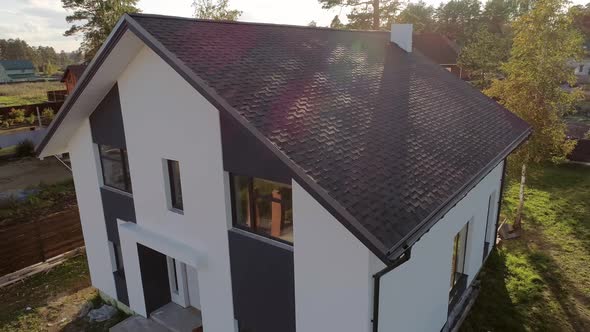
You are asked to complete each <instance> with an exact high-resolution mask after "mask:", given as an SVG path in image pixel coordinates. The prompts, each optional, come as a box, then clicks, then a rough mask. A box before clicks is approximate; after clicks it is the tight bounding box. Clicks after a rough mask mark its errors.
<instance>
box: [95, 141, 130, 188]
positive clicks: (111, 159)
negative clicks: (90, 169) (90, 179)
mask: <svg viewBox="0 0 590 332" xmlns="http://www.w3.org/2000/svg"><path fill="white" fill-rule="evenodd" d="M98 150H99V153H100V162H101V165H102V178H103V183H104V185H105V186H108V187H112V188H116V189H119V190H123V191H126V192H128V193H131V192H132V191H131V179H130V178H129V164H128V162H127V150H124V149H119V148H115V147H112V146H108V145H99V147H98Z"/></svg>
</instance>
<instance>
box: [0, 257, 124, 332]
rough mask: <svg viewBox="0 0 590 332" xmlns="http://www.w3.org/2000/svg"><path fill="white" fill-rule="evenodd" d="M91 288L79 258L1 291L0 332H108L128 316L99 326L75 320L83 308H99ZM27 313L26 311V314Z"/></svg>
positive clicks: (96, 295)
mask: <svg viewBox="0 0 590 332" xmlns="http://www.w3.org/2000/svg"><path fill="white" fill-rule="evenodd" d="M102 304H103V302H102V300H101V299H100V297H99V296H98V293H97V291H96V289H94V288H92V287H90V277H89V275H88V265H87V263H86V256H84V255H81V256H78V257H74V258H71V259H69V260H68V261H66V262H64V263H63V264H61V265H60V266H58V267H55V268H53V269H52V270H51V271H49V272H48V273H39V274H36V275H35V276H32V277H30V278H28V279H26V280H24V281H23V282H20V283H16V284H13V285H10V286H7V287H4V288H0V332H8V331H10V332H19V331H22V332H25V331H27V332H28V331H31V332H36V331H72V332H73V331H108V328H109V327H111V326H113V325H115V324H116V323H118V322H119V321H121V320H123V319H124V318H126V317H127V316H126V315H125V314H123V313H119V314H118V315H117V316H115V317H114V318H113V319H111V320H108V321H106V322H102V323H90V322H88V320H87V319H85V318H84V317H78V314H79V311H80V310H81V309H82V307H83V306H84V305H92V306H93V307H94V308H97V307H99V306H100V305H102ZM27 309H28V310H27Z"/></svg>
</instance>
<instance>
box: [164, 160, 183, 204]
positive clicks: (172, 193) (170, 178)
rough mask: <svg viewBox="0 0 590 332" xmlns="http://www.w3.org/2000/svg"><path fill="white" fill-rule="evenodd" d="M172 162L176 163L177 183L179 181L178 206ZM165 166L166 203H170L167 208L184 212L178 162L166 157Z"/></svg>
mask: <svg viewBox="0 0 590 332" xmlns="http://www.w3.org/2000/svg"><path fill="white" fill-rule="evenodd" d="M173 163H177V164H178V183H179V186H178V187H179V188H178V189H179V190H180V207H178V201H177V200H178V197H176V184H175V182H174V170H173ZM166 167H167V168H168V172H167V174H168V183H167V185H168V188H167V189H168V192H169V194H170V196H169V197H168V204H169V205H170V206H169V208H170V210H171V211H174V212H178V213H181V214H183V213H184V200H183V198H182V197H183V195H182V179H181V176H180V162H179V161H178V160H173V159H166Z"/></svg>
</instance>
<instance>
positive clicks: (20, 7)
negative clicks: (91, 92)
mask: <svg viewBox="0 0 590 332" xmlns="http://www.w3.org/2000/svg"><path fill="white" fill-rule="evenodd" d="M587 1H589V0H574V3H580V4H581V3H586V2H587ZM425 2H426V3H428V4H431V5H433V6H438V4H439V3H440V2H441V0H425ZM191 4H192V0H140V1H139V8H140V9H141V10H142V11H143V12H144V13H150V14H163V15H175V16H187V17H190V16H192V13H193V9H192V7H191ZM230 7H231V8H232V9H239V10H241V11H242V12H243V14H242V16H241V17H240V21H249V22H265V23H283V24H296V25H307V24H308V23H309V22H310V21H312V20H313V21H316V22H317V24H318V25H320V26H327V25H329V24H330V21H331V20H332V18H333V17H334V15H336V14H339V13H340V10H339V9H332V10H325V9H322V7H321V5H320V4H319V3H318V1H317V0H230ZM341 14H342V15H341V19H344V16H345V15H344V14H345V12H342V13H341ZM66 15H68V13H67V11H66V10H64V9H63V8H62V6H61V1H60V0H0V39H8V38H20V39H24V40H25V41H26V42H27V43H29V45H32V46H40V45H43V46H52V47H53V48H55V50H56V51H57V52H59V51H61V50H65V51H67V52H69V51H74V50H76V49H78V47H79V45H80V41H81V37H80V36H71V37H64V36H63V33H64V31H66V30H67V28H68V24H67V23H66V21H65V17H66Z"/></svg>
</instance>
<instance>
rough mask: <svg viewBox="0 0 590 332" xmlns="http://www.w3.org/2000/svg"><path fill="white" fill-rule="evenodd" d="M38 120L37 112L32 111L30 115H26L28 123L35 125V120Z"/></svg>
mask: <svg viewBox="0 0 590 332" xmlns="http://www.w3.org/2000/svg"><path fill="white" fill-rule="evenodd" d="M36 120H37V117H36V116H35V114H33V113H31V114H30V115H29V116H28V117H26V121H27V123H28V124H30V125H33V124H35V121H36Z"/></svg>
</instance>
